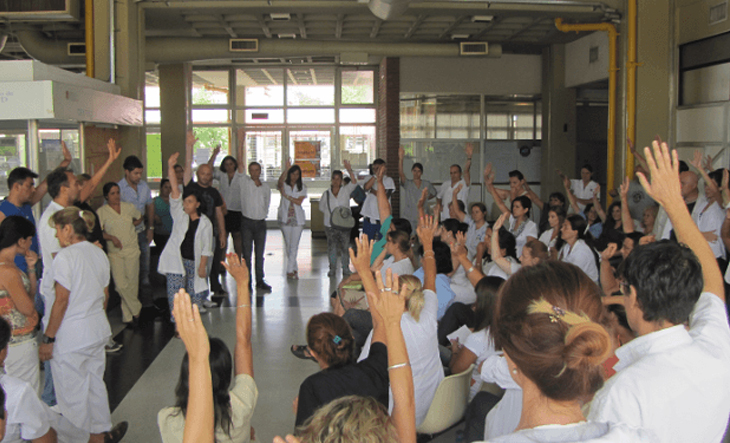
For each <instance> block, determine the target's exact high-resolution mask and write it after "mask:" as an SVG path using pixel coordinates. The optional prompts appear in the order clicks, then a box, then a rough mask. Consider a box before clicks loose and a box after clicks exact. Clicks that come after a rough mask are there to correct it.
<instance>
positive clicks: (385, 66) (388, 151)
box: [377, 57, 400, 217]
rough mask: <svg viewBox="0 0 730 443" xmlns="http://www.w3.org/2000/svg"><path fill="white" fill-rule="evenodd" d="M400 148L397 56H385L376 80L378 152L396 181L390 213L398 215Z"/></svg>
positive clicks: (398, 65)
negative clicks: (391, 211)
mask: <svg viewBox="0 0 730 443" xmlns="http://www.w3.org/2000/svg"><path fill="white" fill-rule="evenodd" d="M399 147H400V59H399V58H397V57H386V58H384V59H383V61H381V62H380V72H379V81H378V128H377V154H378V157H380V158H382V159H383V160H385V162H386V163H387V175H388V176H389V177H391V178H393V180H395V182H396V189H395V192H394V193H393V195H392V197H391V205H392V208H393V209H392V210H393V216H394V217H398V216H399V215H400V186H398V185H397V183H398V148H399Z"/></svg>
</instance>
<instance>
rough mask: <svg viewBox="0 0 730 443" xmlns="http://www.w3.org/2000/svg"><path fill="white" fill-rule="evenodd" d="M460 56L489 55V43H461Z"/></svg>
mask: <svg viewBox="0 0 730 443" xmlns="http://www.w3.org/2000/svg"><path fill="white" fill-rule="evenodd" d="M459 55H466V56H473V55H489V43H487V42H461V43H459Z"/></svg>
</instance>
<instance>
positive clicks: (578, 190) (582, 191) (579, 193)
mask: <svg viewBox="0 0 730 443" xmlns="http://www.w3.org/2000/svg"><path fill="white" fill-rule="evenodd" d="M597 186H598V183H596V182H594V181H593V180H591V181H589V182H588V184H587V185H585V186H583V180H581V179H572V180H570V190H571V191H573V195H575V197H576V198H581V199H583V200H590V199H592V198H593V191H594V190H595V189H596V187H597ZM577 203H578V207H579V208H580V210H581V211H582V210H584V209H585V208H586V205H584V204H581V203H580V202H577Z"/></svg>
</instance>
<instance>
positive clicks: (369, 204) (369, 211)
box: [358, 175, 395, 221]
mask: <svg viewBox="0 0 730 443" xmlns="http://www.w3.org/2000/svg"><path fill="white" fill-rule="evenodd" d="M371 177H372V176H371V175H369V176H367V177H366V178H364V179H362V180H360V182H359V183H358V184H359V185H360V186H361V187H362V188H363V189H365V183H367V182H368V181H369V180H370V178H371ZM383 186H385V191H386V192H387V191H389V190H390V191H394V190H395V182H394V181H393V179H392V178H390V177H388V176H387V175H386V176H384V177H383ZM371 189H372V190H373V192H375V191H377V190H378V180H377V179H376V180H375V183H374V184H373V187H372V188H371ZM365 193H366V194H367V197H365V202H364V203H363V204H362V210H361V211H360V214H362V216H363V217H368V218H369V219H370V220H373V221H380V211H378V196H377V195H375V194H372V193H371V192H370V191H369V190H368V191H365ZM388 203H390V198H388Z"/></svg>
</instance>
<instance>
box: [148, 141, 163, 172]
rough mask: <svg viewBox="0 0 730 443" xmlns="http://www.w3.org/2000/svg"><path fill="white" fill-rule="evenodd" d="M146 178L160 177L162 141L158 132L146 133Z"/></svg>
mask: <svg viewBox="0 0 730 443" xmlns="http://www.w3.org/2000/svg"><path fill="white" fill-rule="evenodd" d="M147 178H162V142H161V137H160V134H147Z"/></svg>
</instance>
